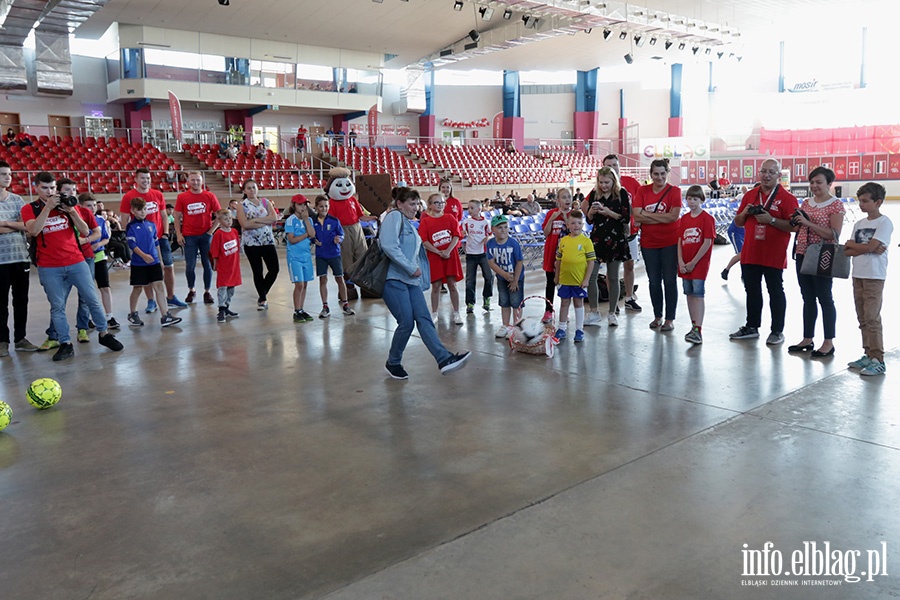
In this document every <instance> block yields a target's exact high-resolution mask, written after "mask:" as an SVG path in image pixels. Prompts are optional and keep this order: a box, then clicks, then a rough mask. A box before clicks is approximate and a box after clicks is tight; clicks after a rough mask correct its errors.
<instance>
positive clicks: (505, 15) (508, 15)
mask: <svg viewBox="0 0 900 600" xmlns="http://www.w3.org/2000/svg"><path fill="white" fill-rule="evenodd" d="M503 18H504V19H506V20H507V21H509V20H510V19H512V11H511V10H509V9H506V10H504V11H503Z"/></svg>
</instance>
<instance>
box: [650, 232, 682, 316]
mask: <svg viewBox="0 0 900 600" xmlns="http://www.w3.org/2000/svg"><path fill="white" fill-rule="evenodd" d="M641 255H642V256H643V257H644V268H646V269H647V280H648V283H649V287H650V303H651V304H653V317H654V318H656V319H661V318H662V317H663V285H665V288H666V292H665V300H666V314H665V317H666V321H674V320H675V309H676V308H677V307H678V245H677V244H676V245H672V246H666V247H665V248H641Z"/></svg>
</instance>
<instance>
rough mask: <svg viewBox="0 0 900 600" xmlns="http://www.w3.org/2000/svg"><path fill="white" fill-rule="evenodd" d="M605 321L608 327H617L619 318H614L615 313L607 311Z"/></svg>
mask: <svg viewBox="0 0 900 600" xmlns="http://www.w3.org/2000/svg"><path fill="white" fill-rule="evenodd" d="M606 322H607V324H608V325H609V326H610V327H617V326H618V325H619V320H618V319H616V313H609V314H608V315H606Z"/></svg>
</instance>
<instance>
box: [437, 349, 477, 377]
mask: <svg viewBox="0 0 900 600" xmlns="http://www.w3.org/2000/svg"><path fill="white" fill-rule="evenodd" d="M471 355H472V353H471V352H463V353H462V354H453V355H451V356H450V358H448V359H447V360H445V361H444V362H443V363H442V364H441V365H439V366H440V368H441V375H449V374H450V373H452V372H453V371H457V370H459V369H462V368H463V367H464V366H466V361H468V360H469V357H470V356H471Z"/></svg>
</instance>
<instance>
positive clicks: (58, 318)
mask: <svg viewBox="0 0 900 600" xmlns="http://www.w3.org/2000/svg"><path fill="white" fill-rule="evenodd" d="M34 188H35V192H36V193H37V196H38V200H37V201H36V202H32V203H30V204H26V205H25V206H24V207H22V221H23V222H24V223H25V229H26V231H27V232H28V234H29V235H30V236H32V237H33V238H35V244H36V248H37V268H38V276H39V278H40V281H41V286H42V287H43V288H44V292H45V293H46V294H47V300H48V301H49V302H50V317H51V320H52V322H53V329H54V330H55V332H56V335H57V336H58V337H59V350H57V351H56V354H54V355H53V360H54V361H60V360H64V359H67V358H71V357H72V356H74V355H75V350H74V348H73V346H72V343H71V338H70V336H69V323H68V321H67V320H66V299H67V298H68V297H69V292H71V291H72V287H73V286H74V287H76V288H77V289H78V294H79V295H80V296H81V298H83V299H84V301H85V303H86V304H87V306H88V308H89V309H90V313H91V317H92V318H93V320H94V323H95V324H96V326H97V331H98V332H99V334H100V337H99V340H98V341H99V343H100V345H101V346H106V347H107V348H109V349H110V350H112V351H114V352H118V351H120V350H122V348H123V346H122V343H121V342H120V341H119V340H117V339H116V338H115V336H113V335H112V334H111V333H109V332H108V331H107V324H106V313H104V312H103V306H102V305H101V304H100V295H99V293H98V292H97V288H96V287H95V286H94V278H93V275H92V273H91V271H90V269H89V268H88V265H87V263H86V262H85V259H84V254H82V251H81V248H80V247H79V242H80V240H79V238H80V237H82V238H86V237H87V236H88V235H90V233H91V231H90V228H89V227H88V225H87V223H85V222H84V219H83V218H82V217H81V214H80V213H79V212H78V211H77V210H75V207H74V205H73V206H68V205H66V204H61V203H60V196H59V194H57V193H56V178H55V177H53V175H52V174H51V173H47V172H41V173H38V174H37V176H35V181H34Z"/></svg>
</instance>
